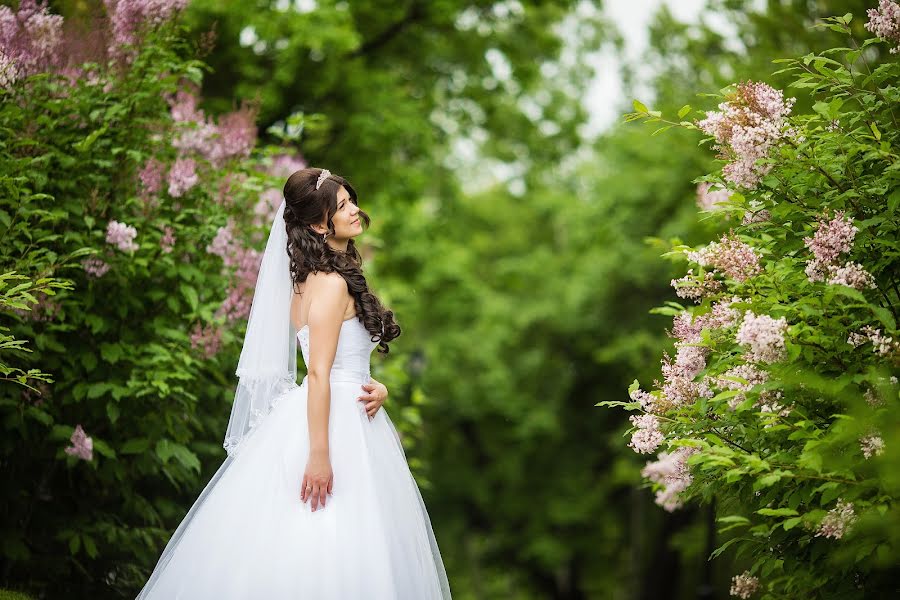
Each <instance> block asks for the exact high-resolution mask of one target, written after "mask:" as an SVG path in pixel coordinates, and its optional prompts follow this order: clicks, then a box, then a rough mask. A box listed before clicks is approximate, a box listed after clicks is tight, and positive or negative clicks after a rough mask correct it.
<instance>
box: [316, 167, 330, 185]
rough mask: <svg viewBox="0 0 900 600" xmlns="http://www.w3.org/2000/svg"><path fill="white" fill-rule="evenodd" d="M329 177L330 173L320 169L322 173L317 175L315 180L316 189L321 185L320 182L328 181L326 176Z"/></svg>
mask: <svg viewBox="0 0 900 600" xmlns="http://www.w3.org/2000/svg"><path fill="white" fill-rule="evenodd" d="M329 175H331V171H329V170H328V169H322V172H321V173H319V178H318V179H316V189H319V186H320V185H322V182H323V181H325V180H326V179H328V176H329Z"/></svg>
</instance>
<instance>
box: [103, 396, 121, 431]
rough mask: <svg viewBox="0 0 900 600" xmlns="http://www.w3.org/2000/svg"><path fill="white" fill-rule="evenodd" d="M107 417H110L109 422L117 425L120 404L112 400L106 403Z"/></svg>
mask: <svg viewBox="0 0 900 600" xmlns="http://www.w3.org/2000/svg"><path fill="white" fill-rule="evenodd" d="M106 416H107V417H109V422H110V423H112V424H113V425H115V424H116V421H118V420H119V405H118V403H116V402H114V401H112V400H110V401H109V402H107V403H106Z"/></svg>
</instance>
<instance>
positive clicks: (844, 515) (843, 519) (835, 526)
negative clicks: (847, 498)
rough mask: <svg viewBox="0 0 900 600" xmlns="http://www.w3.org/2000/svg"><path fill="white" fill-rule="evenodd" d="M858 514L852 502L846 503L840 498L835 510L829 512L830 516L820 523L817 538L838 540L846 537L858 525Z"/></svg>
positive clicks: (827, 515) (826, 516)
mask: <svg viewBox="0 0 900 600" xmlns="http://www.w3.org/2000/svg"><path fill="white" fill-rule="evenodd" d="M856 519H857V517H856V513H855V512H854V511H853V503H852V502H844V501H843V499H841V498H838V500H837V503H836V505H835V507H834V508H832V509H831V510H830V511H828V514H826V515H825V517H824V518H823V519H822V521H821V522H820V523H819V527H818V529H817V530H816V537H820V536H821V537H827V538H833V539H836V540H839V539H841V538H842V537H844V534H846V533H848V532H849V531H850V529H851V527H853V524H854V523H856Z"/></svg>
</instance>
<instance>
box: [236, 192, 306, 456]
mask: <svg viewBox="0 0 900 600" xmlns="http://www.w3.org/2000/svg"><path fill="white" fill-rule="evenodd" d="M284 210H285V201H284V200H283V199H282V201H281V205H280V206H279V207H278V210H277V211H276V212H275V218H274V220H273V221H272V228H271V230H270V231H269V239H268V242H266V250H265V252H264V254H263V258H262V262H261V263H260V267H259V275H258V276H257V279H256V289H255V291H254V293H253V303H252V305H251V306H250V318H249V319H248V321H247V333H246V334H245V336H244V345H243V347H242V348H241V357H240V360H239V361H238V366H237V370H236V371H235V375H237V376H238V384H237V389H236V390H235V394H234V403H233V404H232V407H231V417H230V419H229V421H228V428H227V429H226V431H225V441H224V443H223V444H222V445H223V447H224V448H225V451H226V452H227V453H228V456H235V455H236V454H237V453H238V451H239V449H240V447H241V444H242V443H243V442H244V441H245V440H246V438H247V437H248V436H249V435H250V434H251V433H252V432H253V430H254V428H255V427H256V426H257V425H258V424H259V423H260V422H261V421H262V419H263V417H265V416H266V415H267V414H269V412H270V411H271V410H272V407H273V406H274V405H275V401H276V400H277V399H278V398H279V397H281V396H282V395H283V394H285V393H287V392H289V391H290V390H291V389H293V388H296V387H297V333H296V328H295V327H294V324H293V323H292V322H291V319H290V311H291V297H292V294H293V288H292V283H291V270H290V256H289V255H288V251H287V239H288V238H287V226H286V224H285V222H284Z"/></svg>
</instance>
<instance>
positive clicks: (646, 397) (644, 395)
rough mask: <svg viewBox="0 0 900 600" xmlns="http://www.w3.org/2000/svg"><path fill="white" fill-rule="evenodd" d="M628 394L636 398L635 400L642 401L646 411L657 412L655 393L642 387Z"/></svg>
mask: <svg viewBox="0 0 900 600" xmlns="http://www.w3.org/2000/svg"><path fill="white" fill-rule="evenodd" d="M628 396H629V397H630V398H631V399H632V400H634V401H635V402H638V403H640V405H641V408H642V409H643V410H644V411H646V412H655V411H654V407H655V399H654V397H653V394H651V393H650V392H647V391H644V390H642V389H640V388H638V389H636V390H634V391H633V392H630V393H629V394H628Z"/></svg>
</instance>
